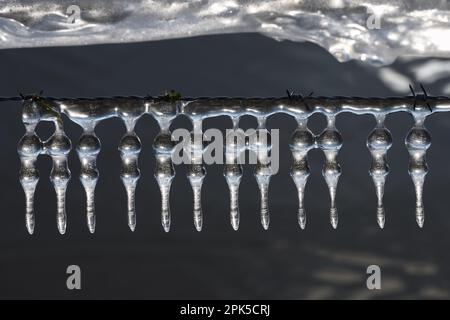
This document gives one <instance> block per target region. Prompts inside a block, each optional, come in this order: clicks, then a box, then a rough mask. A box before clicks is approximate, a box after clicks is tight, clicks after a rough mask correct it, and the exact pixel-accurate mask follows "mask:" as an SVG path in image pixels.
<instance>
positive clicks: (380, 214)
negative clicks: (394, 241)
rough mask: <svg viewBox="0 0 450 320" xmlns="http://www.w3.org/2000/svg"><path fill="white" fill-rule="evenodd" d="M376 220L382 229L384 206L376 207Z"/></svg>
mask: <svg viewBox="0 0 450 320" xmlns="http://www.w3.org/2000/svg"><path fill="white" fill-rule="evenodd" d="M377 222H378V226H379V227H380V229H384V223H385V214H384V208H383V207H379V208H378V209H377Z"/></svg>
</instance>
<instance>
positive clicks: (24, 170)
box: [17, 99, 43, 234]
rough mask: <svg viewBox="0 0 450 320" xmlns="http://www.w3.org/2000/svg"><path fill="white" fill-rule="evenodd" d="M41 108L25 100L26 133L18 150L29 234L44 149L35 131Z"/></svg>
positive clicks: (39, 119) (32, 227)
mask: <svg viewBox="0 0 450 320" xmlns="http://www.w3.org/2000/svg"><path fill="white" fill-rule="evenodd" d="M41 117H42V113H41V110H40V109H39V108H38V107H37V106H36V104H35V103H34V101H33V100H31V99H30V100H25V101H24V102H23V111H22V121H23V123H24V125H25V130H26V132H25V135H24V136H23V137H22V139H20V141H19V144H18V146H17V152H18V153H19V156H20V162H21V168H20V172H19V179H20V183H21V185H22V188H23V190H24V193H25V201H26V202H25V203H26V213H25V224H26V227H27V230H28V233H29V234H33V232H34V226H35V216H34V192H35V190H36V185H37V183H38V181H39V172H38V170H37V168H36V160H37V158H38V156H39V155H40V154H41V152H42V150H43V144H42V141H41V139H39V137H38V136H37V134H36V133H35V129H36V126H37V124H38V123H39V121H41Z"/></svg>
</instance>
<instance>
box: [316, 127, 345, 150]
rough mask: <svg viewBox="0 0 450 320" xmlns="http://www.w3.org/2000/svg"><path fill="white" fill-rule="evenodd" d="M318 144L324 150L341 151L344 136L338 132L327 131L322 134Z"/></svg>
mask: <svg viewBox="0 0 450 320" xmlns="http://www.w3.org/2000/svg"><path fill="white" fill-rule="evenodd" d="M317 143H318V145H319V147H320V148H322V149H324V150H339V149H340V148H341V147H342V136H341V134H340V133H339V132H338V131H337V130H330V129H327V130H325V131H323V132H322V133H321V134H320V136H319V138H318V139H317Z"/></svg>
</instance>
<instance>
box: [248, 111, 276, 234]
mask: <svg viewBox="0 0 450 320" xmlns="http://www.w3.org/2000/svg"><path fill="white" fill-rule="evenodd" d="M248 148H249V149H250V150H253V151H254V152H256V156H257V164H256V167H255V172H254V176H255V179H256V181H257V183H258V187H259V192H260V197H261V224H262V226H263V228H264V230H267V229H269V224H270V214H269V203H268V202H269V194H268V193H269V184H270V178H271V176H272V175H273V171H272V166H271V164H270V161H269V152H270V150H271V141H270V133H269V131H267V129H266V119H265V118H264V117H260V118H258V129H257V130H256V133H255V141H251V143H250V144H249V145H248Z"/></svg>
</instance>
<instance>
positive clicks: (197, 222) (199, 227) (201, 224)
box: [194, 219, 203, 232]
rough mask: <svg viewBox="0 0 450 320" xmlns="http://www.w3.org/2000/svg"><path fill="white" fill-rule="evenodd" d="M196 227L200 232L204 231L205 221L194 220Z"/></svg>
mask: <svg viewBox="0 0 450 320" xmlns="http://www.w3.org/2000/svg"><path fill="white" fill-rule="evenodd" d="M194 226H195V229H196V230H197V231H198V232H200V231H202V226H203V220H202V219H194Z"/></svg>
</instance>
